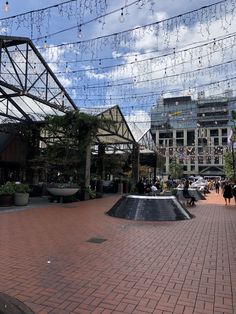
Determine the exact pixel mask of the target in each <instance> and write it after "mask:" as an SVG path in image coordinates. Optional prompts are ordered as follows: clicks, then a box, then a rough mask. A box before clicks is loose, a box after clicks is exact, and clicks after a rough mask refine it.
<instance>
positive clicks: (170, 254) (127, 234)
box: [0, 192, 236, 314]
mask: <svg viewBox="0 0 236 314" xmlns="http://www.w3.org/2000/svg"><path fill="white" fill-rule="evenodd" d="M117 199H118V196H109V197H106V198H102V199H96V200H91V201H86V202H78V203H72V204H60V205H53V206H52V205H51V206H48V207H43V208H42V207H41V208H34V209H29V210H24V211H15V212H9V213H6V212H5V213H4V212H1V213H0V291H3V292H5V293H8V294H10V295H11V296H15V297H17V298H18V299H20V300H21V301H23V302H25V303H26V304H27V305H28V306H30V307H31V308H32V309H33V310H34V311H35V313H40V314H43V313H55V314H61V313H64V314H67V313H104V314H108V313H115V314H118V313H156V314H157V313H163V314H168V313H176V314H177V313H184V314H189V313H199V314H208V313H215V314H223V313H227V314H229V313H236V205H234V204H231V205H230V206H225V205H224V201H223V198H222V195H216V194H215V193H214V192H212V193H211V194H210V195H208V196H207V200H205V201H199V202H197V206H196V207H194V208H190V211H191V212H192V213H193V214H194V215H195V216H196V217H195V218H194V219H192V220H189V221H176V222H136V221H128V220H122V219H117V218H112V217H109V216H106V215H104V212H105V211H106V210H108V209H109V208H110V207H111V206H112V205H113V204H114V202H115V201H116V200H117ZM92 237H99V238H104V239H106V240H107V241H105V242H103V243H101V244H96V243H90V242H87V240H88V239H90V238H92ZM13 314H14V313H13Z"/></svg>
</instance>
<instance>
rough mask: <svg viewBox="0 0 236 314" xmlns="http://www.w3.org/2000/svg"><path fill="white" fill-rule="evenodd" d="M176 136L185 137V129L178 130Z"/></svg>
mask: <svg viewBox="0 0 236 314" xmlns="http://www.w3.org/2000/svg"><path fill="white" fill-rule="evenodd" d="M176 137H177V138H183V137H184V132H183V131H177V132H176Z"/></svg>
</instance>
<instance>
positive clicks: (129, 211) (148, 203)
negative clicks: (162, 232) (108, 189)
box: [106, 195, 193, 221]
mask: <svg viewBox="0 0 236 314" xmlns="http://www.w3.org/2000/svg"><path fill="white" fill-rule="evenodd" d="M106 214H107V215H109V216H112V217H117V218H124V219H131V220H146V221H165V220H166V221H175V220H186V219H191V218H193V215H192V214H191V213H190V212H189V211H188V210H187V209H186V208H185V207H184V206H183V205H182V204H181V203H179V201H178V200H177V199H176V197H175V196H143V195H125V196H123V197H121V198H120V199H119V200H118V202H116V204H115V205H114V206H113V207H112V208H111V209H110V210H109V211H107V212H106Z"/></svg>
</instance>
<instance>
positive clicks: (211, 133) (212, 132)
mask: <svg viewBox="0 0 236 314" xmlns="http://www.w3.org/2000/svg"><path fill="white" fill-rule="evenodd" d="M210 136H219V130H218V129H216V130H210Z"/></svg>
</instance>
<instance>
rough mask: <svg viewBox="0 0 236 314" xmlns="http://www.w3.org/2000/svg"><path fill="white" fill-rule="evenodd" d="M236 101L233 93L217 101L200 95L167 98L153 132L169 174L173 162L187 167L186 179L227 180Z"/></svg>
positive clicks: (160, 104)
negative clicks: (226, 162)
mask: <svg viewBox="0 0 236 314" xmlns="http://www.w3.org/2000/svg"><path fill="white" fill-rule="evenodd" d="M232 110H236V98H235V97H233V95H232V91H231V90H227V91H226V92H225V95H224V96H222V97H217V98H212V97H211V98H206V97H205V96H204V92H202V93H199V95H198V99H197V100H192V98H191V96H183V97H173V98H163V99H161V100H160V101H159V102H158V103H157V105H156V106H154V107H153V108H152V112H151V130H152V133H153V134H154V137H155V141H156V146H157V149H158V151H159V153H160V154H162V155H163V156H165V160H166V165H165V168H166V169H165V174H166V175H168V173H169V166H170V163H171V162H172V161H174V162H178V163H181V164H183V167H184V174H185V175H201V176H218V175H219V176H223V175H224V170H223V154H224V152H225V151H226V150H227V149H229V144H228V137H229V134H230V130H231V128H232V125H233V121H232Z"/></svg>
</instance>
